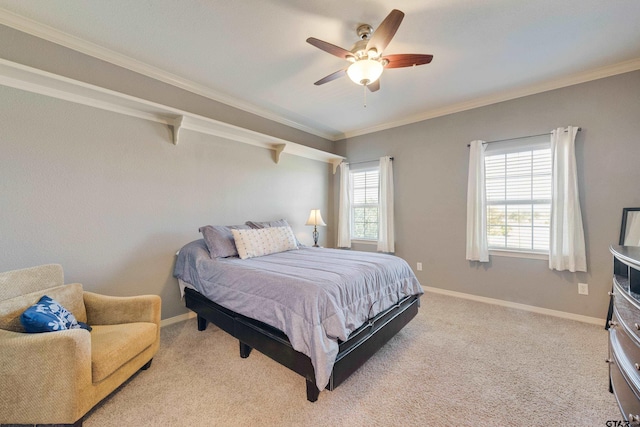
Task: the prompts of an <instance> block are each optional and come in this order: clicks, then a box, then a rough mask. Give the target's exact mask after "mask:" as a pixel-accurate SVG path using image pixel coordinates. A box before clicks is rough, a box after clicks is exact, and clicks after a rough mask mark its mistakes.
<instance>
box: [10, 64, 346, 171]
mask: <svg viewBox="0 0 640 427" xmlns="http://www.w3.org/2000/svg"><path fill="white" fill-rule="evenodd" d="M0 85H3V86H9V87H13V88H16V89H21V90H25V91H28V92H33V93H37V94H40V95H45V96H50V97H54V98H58V99H63V100H65V101H70V102H74V103H77V104H82V105H87V106H90V107H95V108H100V109H103V110H107V111H112V112H115V113H120V114H125V115H127V116H132V117H137V118H140V119H144V120H150V121H153V122H157V123H162V124H165V125H167V126H170V127H171V128H172V130H173V141H172V142H173V143H174V144H176V145H178V143H180V142H181V141H182V140H183V139H184V136H183V132H182V131H183V130H185V129H186V130H190V131H195V132H200V133H204V134H207V135H214V136H218V137H221V138H225V139H229V140H232V141H237V142H242V143H245V144H250V145H254V146H257V147H261V148H267V149H269V150H273V151H274V152H275V153H274V154H275V155H274V161H275V162H276V163H278V162H279V161H280V157H281V155H282V153H287V154H291V155H294V156H299V157H304V158H307V159H312V160H318V161H322V162H326V163H330V164H332V165H333V173H335V172H336V169H337V167H338V165H339V164H340V163H341V162H342V161H343V160H344V157H342V156H338V155H337V154H333V153H329V152H326V151H322V150H318V149H315V148H312V147H308V146H306V145H302V144H298V143H295V142H292V141H287V140H284V139H281V138H276V137H273V136H270V135H266V134H263V133H260V132H255V131H252V130H249V129H245V128H241V127H239V126H234V125H231V124H228V123H224V122H221V121H218V120H214V119H210V118H208V117H204V116H200V115H197V114H193V113H189V112H187V111H183V110H179V109H177V108H172V107H169V106H166V105H162V104H158V103H155V102H151V101H147V100H144V99H140V98H136V97H133V96H130V95H126V94H123V93H120V92H116V91H112V90H109V89H105V88H102V87H99V86H94V85H91V84H88V83H84V82H81V81H78V80H73V79H69V78H67V77H63V76H59V75H57V74H53V73H49V72H46V71H42V70H39V69H37V68H32V67H28V66H25V65H22V64H18V63H15V62H11V61H7V60H5V59H2V58H0Z"/></svg>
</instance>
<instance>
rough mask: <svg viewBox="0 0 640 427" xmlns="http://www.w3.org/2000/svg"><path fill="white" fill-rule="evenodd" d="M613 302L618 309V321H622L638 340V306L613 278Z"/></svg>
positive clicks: (639, 340)
mask: <svg viewBox="0 0 640 427" xmlns="http://www.w3.org/2000/svg"><path fill="white" fill-rule="evenodd" d="M613 304H614V307H615V308H616V310H617V311H618V321H619V322H622V323H624V324H625V325H626V327H627V329H628V330H629V331H631V332H632V333H633V335H634V336H635V338H636V339H637V340H638V342H640V306H638V303H637V302H636V301H634V300H633V299H632V298H631V297H630V296H629V295H628V294H627V293H626V292H624V291H623V290H622V289H621V288H620V285H618V283H617V282H616V281H615V280H614V281H613Z"/></svg>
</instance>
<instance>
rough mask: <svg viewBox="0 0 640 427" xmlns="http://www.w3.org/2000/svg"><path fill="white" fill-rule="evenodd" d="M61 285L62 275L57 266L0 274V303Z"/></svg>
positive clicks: (44, 266) (60, 268) (59, 267)
mask: <svg viewBox="0 0 640 427" xmlns="http://www.w3.org/2000/svg"><path fill="white" fill-rule="evenodd" d="M61 285H64V274H63V272H62V266H61V265H59V264H46V265H39V266H37V267H30V268H23V269H21V270H12V271H7V272H4V273H0V301H3V300H6V299H9V298H15V297H17V296H19V295H25V294H30V293H34V292H37V291H42V290H44V289H48V288H53V287H55V286H61ZM40 295H44V292H42V293H41V294H40Z"/></svg>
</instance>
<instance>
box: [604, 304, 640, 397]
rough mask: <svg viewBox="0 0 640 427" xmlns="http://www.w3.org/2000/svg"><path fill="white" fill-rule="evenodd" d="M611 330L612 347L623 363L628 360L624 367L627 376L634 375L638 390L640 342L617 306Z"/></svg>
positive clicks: (639, 388) (639, 381)
mask: <svg viewBox="0 0 640 427" xmlns="http://www.w3.org/2000/svg"><path fill="white" fill-rule="evenodd" d="M609 332H610V334H611V348H612V349H613V350H614V352H615V353H616V354H617V355H618V358H619V359H621V361H622V362H623V363H624V362H625V361H626V362H627V363H626V365H624V366H623V368H624V370H625V371H626V372H627V376H632V377H633V378H632V381H633V383H635V384H637V385H638V390H640V343H639V342H638V341H637V339H636V338H637V336H636V334H635V332H633V331H630V330H628V328H627V326H625V324H623V323H622V320H620V313H619V312H618V309H617V307H614V309H613V318H612V323H611V327H610V328H609ZM627 365H628V366H627Z"/></svg>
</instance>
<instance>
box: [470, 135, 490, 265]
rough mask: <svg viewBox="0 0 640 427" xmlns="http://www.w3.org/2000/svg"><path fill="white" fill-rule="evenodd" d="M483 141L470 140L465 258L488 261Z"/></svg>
mask: <svg viewBox="0 0 640 427" xmlns="http://www.w3.org/2000/svg"><path fill="white" fill-rule="evenodd" d="M484 151H485V144H484V141H480V140H476V141H472V142H471V144H470V150H469V178H468V182H467V259H468V260H469V261H480V262H489V247H488V243H487V209H486V198H485V185H484Z"/></svg>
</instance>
